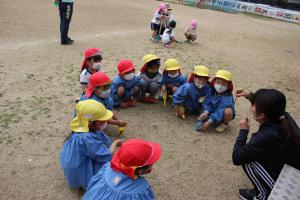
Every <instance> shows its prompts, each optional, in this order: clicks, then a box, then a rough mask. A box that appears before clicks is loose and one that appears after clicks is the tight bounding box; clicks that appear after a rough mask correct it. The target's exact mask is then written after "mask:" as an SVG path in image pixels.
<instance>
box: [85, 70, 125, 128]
mask: <svg viewBox="0 0 300 200" xmlns="http://www.w3.org/2000/svg"><path fill="white" fill-rule="evenodd" d="M110 82H111V81H110V78H109V77H108V76H107V75H106V74H104V73H103V72H96V73H94V74H92V76H91V77H90V84H89V86H88V89H87V90H86V93H85V95H84V96H83V97H82V98H81V100H87V99H93V100H95V101H98V102H100V103H102V104H103V105H104V106H105V108H106V109H107V110H110V111H113V106H114V101H113V99H112V98H111V97H110V96H109V95H110ZM107 123H108V124H112V125H117V126H119V127H124V126H126V125H127V123H126V122H124V121H122V120H119V119H118V118H117V116H116V114H115V113H113V117H112V119H110V120H108V121H107Z"/></svg>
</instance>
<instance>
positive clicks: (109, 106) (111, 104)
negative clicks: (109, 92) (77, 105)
mask: <svg viewBox="0 0 300 200" xmlns="http://www.w3.org/2000/svg"><path fill="white" fill-rule="evenodd" d="M88 99H93V100H95V101H98V102H99V103H102V104H103V105H104V106H105V108H106V109H107V110H110V111H112V110H113V107H114V101H113V99H112V98H111V97H108V98H101V97H99V96H98V95H96V94H95V93H94V92H93V94H92V96H90V97H89V98H88V97H86V96H85V95H83V96H82V97H81V98H80V101H84V100H88Z"/></svg>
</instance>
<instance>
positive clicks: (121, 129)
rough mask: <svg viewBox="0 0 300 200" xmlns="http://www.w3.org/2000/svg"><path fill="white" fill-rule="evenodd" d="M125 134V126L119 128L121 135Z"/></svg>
mask: <svg viewBox="0 0 300 200" xmlns="http://www.w3.org/2000/svg"><path fill="white" fill-rule="evenodd" d="M124 132H125V126H124V127H119V134H120V135H122V134H124Z"/></svg>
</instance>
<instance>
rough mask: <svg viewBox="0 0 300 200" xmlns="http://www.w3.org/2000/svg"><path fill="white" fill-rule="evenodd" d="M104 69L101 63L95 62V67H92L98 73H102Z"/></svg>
mask: <svg viewBox="0 0 300 200" xmlns="http://www.w3.org/2000/svg"><path fill="white" fill-rule="evenodd" d="M102 67H103V65H102V63H101V62H95V63H94V64H93V66H92V68H93V69H94V70H97V71H101V70H102Z"/></svg>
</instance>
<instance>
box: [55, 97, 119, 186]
mask: <svg viewBox="0 0 300 200" xmlns="http://www.w3.org/2000/svg"><path fill="white" fill-rule="evenodd" d="M76 113H77V116H76V117H75V118H74V119H73V120H72V122H71V130H72V133H71V134H70V135H69V136H68V137H67V139H66V140H65V143H64V145H63V148H62V150H61V152H60V165H61V168H62V169H63V170H64V174H65V177H66V179H67V182H68V184H69V186H70V187H71V188H83V189H85V188H86V187H87V184H88V183H89V181H90V179H91V178H92V176H93V175H95V174H96V173H97V172H98V171H99V170H100V168H101V167H102V166H103V165H104V163H106V162H108V161H110V160H111V157H112V154H113V153H114V151H115V149H116V147H117V146H119V145H121V143H122V141H121V140H116V141H115V142H113V143H112V144H111V139H110V138H109V137H108V136H107V135H106V134H105V133H104V132H103V130H104V128H105V127H106V125H107V120H109V119H111V118H112V116H113V113H112V112H111V111H109V110H106V109H105V107H104V106H103V105H102V104H101V103H99V102H97V101H95V100H86V101H80V102H79V103H78V104H77V105H76Z"/></svg>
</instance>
